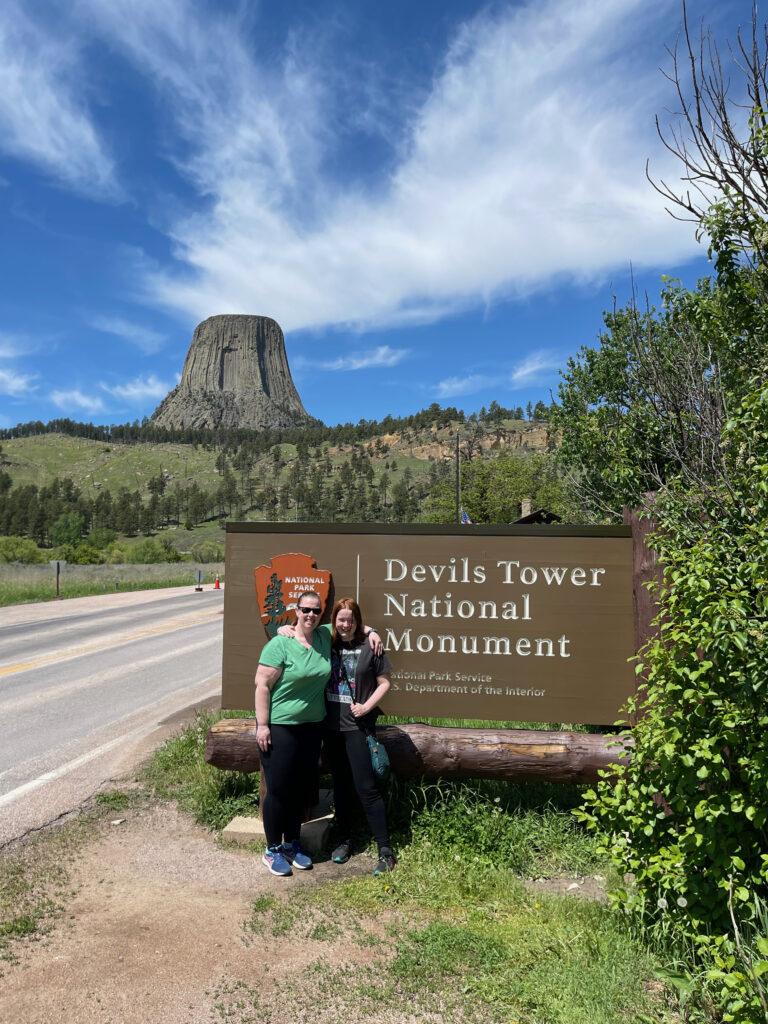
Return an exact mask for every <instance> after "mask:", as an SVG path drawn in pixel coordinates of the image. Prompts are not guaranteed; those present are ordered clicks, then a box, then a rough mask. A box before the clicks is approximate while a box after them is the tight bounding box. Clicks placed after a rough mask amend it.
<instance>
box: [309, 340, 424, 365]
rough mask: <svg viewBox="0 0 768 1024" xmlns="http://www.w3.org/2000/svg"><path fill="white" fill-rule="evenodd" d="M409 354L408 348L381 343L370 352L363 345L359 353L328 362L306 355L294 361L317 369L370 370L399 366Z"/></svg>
mask: <svg viewBox="0 0 768 1024" xmlns="http://www.w3.org/2000/svg"><path fill="white" fill-rule="evenodd" d="M407 355H408V350H407V349H404V348H390V347H389V345H379V347H378V348H375V349H373V350H372V351H370V352H366V351H365V348H364V347H363V348H361V351H360V353H359V355H353V356H340V357H339V358H338V359H332V360H331V361H330V362H327V363H315V362H313V361H312V360H311V359H308V358H307V357H306V356H303V357H300V358H299V359H296V360H294V363H296V364H297V365H298V366H299V367H301V368H305V367H314V368H315V369H316V370H370V369H372V368H373V367H376V366H379V367H381V366H397V364H398V363H401V362H402V361H403V359H405V357H406V356H407Z"/></svg>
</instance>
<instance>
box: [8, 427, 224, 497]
mask: <svg viewBox="0 0 768 1024" xmlns="http://www.w3.org/2000/svg"><path fill="white" fill-rule="evenodd" d="M3 458H4V459H5V461H6V465H5V466H4V468H5V469H6V471H7V472H9V473H10V474H11V476H12V478H13V482H14V486H18V485H19V484H26V483H34V484H37V485H38V486H40V485H42V484H47V483H50V481H51V480H52V479H53V478H54V477H55V476H58V477H65V476H67V477H70V479H72V480H73V481H74V482H75V483H76V484H77V486H78V487H81V488H82V489H83V490H84V491H85V492H86V493H87V494H88V495H89V496H90V497H91V498H93V497H95V496H96V494H97V492H98V490H99V488H97V487H95V486H94V485H95V484H101V486H102V488H104V487H106V488H108V489H109V490H110V491H112V493H113V494H117V492H118V491H119V490H120V488H121V487H126V488H127V489H128V490H129V491H135V490H136V489H137V488H138V489H139V490H140V491H141V492H142V494H144V495H146V494H147V493H148V492H147V483H148V482H149V480H150V479H151V478H152V477H153V476H157V474H158V473H161V472H163V470H166V471H167V472H168V473H170V474H171V479H170V480H169V485H170V486H173V484H174V483H180V484H183V485H186V484H187V483H191V482H192V481H193V480H194V481H196V482H197V483H199V484H200V486H201V487H203V488H210V487H218V485H219V483H220V481H221V478H220V476H219V474H218V473H217V472H216V467H215V461H216V453H215V451H213V450H210V451H209V450H206V449H204V448H199V447H198V448H195V447H194V446H193V445H185V444H175V443H174V444H132V445H129V444H116V443H113V442H108V443H105V442H103V441H91V440H88V439H87V438H79V437H67V436H66V435H63V434H39V435H37V436H35V437H19V438H14V439H13V440H10V441H4V442H3Z"/></svg>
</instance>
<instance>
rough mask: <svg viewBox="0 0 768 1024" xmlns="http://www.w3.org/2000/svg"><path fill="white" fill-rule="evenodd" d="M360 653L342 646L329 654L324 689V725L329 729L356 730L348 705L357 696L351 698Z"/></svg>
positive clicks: (353, 648)
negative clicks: (328, 669) (328, 671)
mask: <svg viewBox="0 0 768 1024" xmlns="http://www.w3.org/2000/svg"><path fill="white" fill-rule="evenodd" d="M360 651H361V648H360V647H347V646H346V645H344V646H342V647H341V648H339V649H338V650H336V651H333V652H332V654H331V666H332V667H331V675H330V678H329V679H328V683H327V685H326V687H325V706H326V709H327V715H326V723H325V724H326V726H327V727H329V728H333V729H341V730H342V731H344V732H346V731H347V730H348V729H357V721H356V719H355V718H354V716H353V715H352V712H351V711H350V705H351V704H353V703H354V702H355V696H357V694H355V696H353V691H354V690H355V672H356V671H357V663H358V661H359V659H360ZM350 680H351V685H350ZM358 699H359V698H358Z"/></svg>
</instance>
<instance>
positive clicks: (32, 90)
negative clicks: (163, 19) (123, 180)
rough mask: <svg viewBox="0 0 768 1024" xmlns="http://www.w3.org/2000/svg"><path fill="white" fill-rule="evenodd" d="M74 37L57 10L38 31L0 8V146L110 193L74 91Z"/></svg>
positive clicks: (84, 186)
mask: <svg viewBox="0 0 768 1024" xmlns="http://www.w3.org/2000/svg"><path fill="white" fill-rule="evenodd" d="M84 81H87V75H85V74H84V73H83V71H82V68H81V67H80V64H79V41H78V37H77V35H76V34H75V32H74V31H73V30H72V29H71V28H68V26H67V22H66V19H65V18H62V17H60V14H57V15H56V17H55V30H53V29H51V30H50V31H47V32H46V31H45V30H44V29H43V27H42V26H41V25H40V24H39V23H37V22H33V21H32V19H31V18H30V17H28V16H27V15H26V14H25V13H24V11H23V10H22V6H21V5H20V4H18V3H16V2H14V0H6V2H5V3H4V4H3V6H2V11H0V149H2V150H3V151H4V152H6V153H9V154H11V155H12V156H15V157H19V158H21V159H22V160H25V161H29V162H30V163H32V164H35V165H36V166H37V167H39V168H41V169H42V170H43V171H45V172H47V173H49V174H51V175H52V176H53V177H54V178H56V179H57V180H58V181H59V182H60V183H62V184H64V185H67V186H70V187H72V188H74V189H77V190H78V191H84V192H87V193H88V194H89V195H91V196H95V197H100V198H102V199H103V198H110V199H114V198H117V197H119V196H120V189H119V187H118V185H117V183H116V181H115V178H114V166H113V162H112V159H111V157H110V156H109V154H108V153H107V152H106V150H105V149H104V147H103V144H102V142H101V140H100V139H99V136H98V133H97V131H96V129H95V127H94V125H93V123H92V121H91V118H90V116H89V113H88V111H87V107H86V105H85V102H84V97H83V95H82V85H83V82H84Z"/></svg>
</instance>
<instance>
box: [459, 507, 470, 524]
mask: <svg viewBox="0 0 768 1024" xmlns="http://www.w3.org/2000/svg"><path fill="white" fill-rule="evenodd" d="M467 523H469V525H470V526H471V525H472V520H471V519H470V518H469V516H468V515H467V510H466V509H465V508H464V507H463V506H462V509H461V525H462V526H466V525H467Z"/></svg>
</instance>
